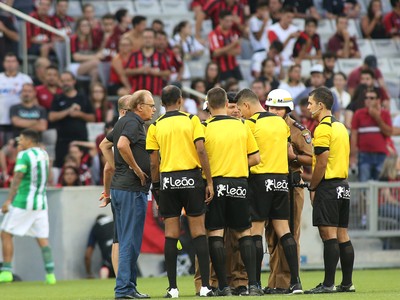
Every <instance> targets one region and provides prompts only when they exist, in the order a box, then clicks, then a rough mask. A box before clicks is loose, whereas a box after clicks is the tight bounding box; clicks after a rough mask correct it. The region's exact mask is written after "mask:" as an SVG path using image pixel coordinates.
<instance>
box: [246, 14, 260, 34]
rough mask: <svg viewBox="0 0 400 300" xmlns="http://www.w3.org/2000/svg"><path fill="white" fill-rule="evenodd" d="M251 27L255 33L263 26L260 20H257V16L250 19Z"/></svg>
mask: <svg viewBox="0 0 400 300" xmlns="http://www.w3.org/2000/svg"><path fill="white" fill-rule="evenodd" d="M249 27H250V31H251V32H253V33H256V32H259V31H260V29H261V27H260V24H259V22H257V19H256V17H254V18H251V19H250V21H249Z"/></svg>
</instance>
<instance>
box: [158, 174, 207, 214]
mask: <svg viewBox="0 0 400 300" xmlns="http://www.w3.org/2000/svg"><path fill="white" fill-rule="evenodd" d="M204 201H205V185H204V181H203V178H202V177H201V170H200V169H193V170H187V171H177V172H164V173H161V189H160V203H159V211H160V215H161V216H162V217H164V218H171V217H178V216H180V215H181V213H182V208H184V209H185V211H186V215H188V216H200V215H202V214H204V213H205V211H206V204H205V202H204Z"/></svg>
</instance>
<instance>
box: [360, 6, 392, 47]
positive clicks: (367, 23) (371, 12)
mask: <svg viewBox="0 0 400 300" xmlns="http://www.w3.org/2000/svg"><path fill="white" fill-rule="evenodd" d="M361 32H362V35H363V37H364V38H367V39H386V38H388V37H389V34H388V32H386V29H385V25H384V23H383V14H382V2H381V0H372V1H371V2H370V3H369V4H368V10H367V14H366V15H365V16H363V17H362V18H361Z"/></svg>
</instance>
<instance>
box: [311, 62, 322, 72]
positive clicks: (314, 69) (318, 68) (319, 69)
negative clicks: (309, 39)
mask: <svg viewBox="0 0 400 300" xmlns="http://www.w3.org/2000/svg"><path fill="white" fill-rule="evenodd" d="M323 72H324V67H323V66H322V65H320V64H317V65H313V66H312V67H311V70H310V74H312V73H323Z"/></svg>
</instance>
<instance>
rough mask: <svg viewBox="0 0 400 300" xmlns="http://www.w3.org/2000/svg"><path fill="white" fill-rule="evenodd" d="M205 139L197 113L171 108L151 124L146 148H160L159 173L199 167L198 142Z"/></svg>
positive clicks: (154, 149) (156, 149)
mask: <svg viewBox="0 0 400 300" xmlns="http://www.w3.org/2000/svg"><path fill="white" fill-rule="evenodd" d="M198 140H204V130H203V128H202V125H201V122H200V119H199V118H198V117H197V116H194V115H191V114H188V113H185V112H181V111H170V112H167V113H165V114H164V115H162V116H160V117H159V118H158V119H157V120H156V121H155V122H154V123H153V124H151V125H150V127H149V130H148V132H147V138H146V150H148V151H152V150H153V151H158V150H159V151H160V157H161V163H160V172H174V171H184V170H192V169H195V168H200V167H201V165H200V160H199V157H198V155H197V151H196V147H195V142H196V141H198Z"/></svg>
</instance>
